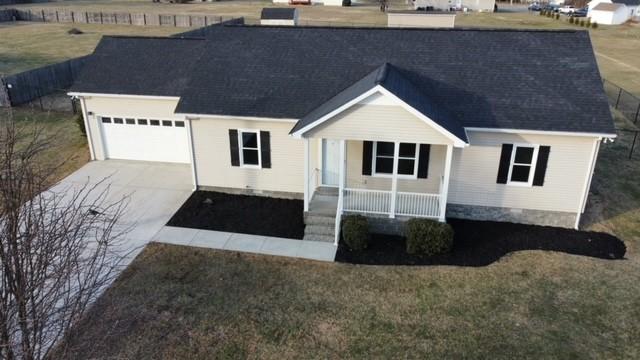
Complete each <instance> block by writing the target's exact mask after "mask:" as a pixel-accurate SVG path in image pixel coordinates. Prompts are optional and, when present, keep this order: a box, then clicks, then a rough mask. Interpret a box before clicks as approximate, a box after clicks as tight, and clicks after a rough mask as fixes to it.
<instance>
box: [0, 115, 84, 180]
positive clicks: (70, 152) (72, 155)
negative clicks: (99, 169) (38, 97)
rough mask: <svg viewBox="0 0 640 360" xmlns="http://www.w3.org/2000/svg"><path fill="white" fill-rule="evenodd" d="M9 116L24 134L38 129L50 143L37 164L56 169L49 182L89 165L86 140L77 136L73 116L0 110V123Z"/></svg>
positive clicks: (78, 130)
mask: <svg viewBox="0 0 640 360" xmlns="http://www.w3.org/2000/svg"><path fill="white" fill-rule="evenodd" d="M9 111H12V116H13V117H14V119H15V120H16V124H17V126H18V127H19V128H20V129H25V132H22V131H21V133H24V134H31V133H32V131H33V130H32V129H33V128H34V127H35V128H37V129H40V131H41V133H42V134H43V135H44V137H46V138H48V139H50V141H51V142H52V145H51V146H50V147H49V148H48V149H47V150H46V151H44V152H43V154H42V155H43V156H42V158H41V161H43V162H46V166H47V167H50V166H56V170H55V172H54V173H53V174H52V177H51V180H52V182H56V181H58V180H60V179H62V178H64V177H65V176H67V175H69V174H70V173H72V172H74V171H76V170H77V169H79V168H80V167H81V166H82V165H84V164H85V163H86V162H87V161H89V149H88V146H87V140H86V138H85V137H84V136H83V135H82V133H81V132H80V127H79V126H78V124H77V122H76V118H75V115H73V114H70V113H66V112H54V111H37V110H31V109H28V108H26V107H24V108H15V109H12V110H8V109H5V108H0V120H2V119H3V118H6V117H7V116H10V115H9Z"/></svg>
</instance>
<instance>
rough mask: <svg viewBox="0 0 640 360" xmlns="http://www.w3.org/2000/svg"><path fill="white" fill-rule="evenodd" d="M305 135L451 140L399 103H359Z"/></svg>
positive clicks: (433, 141)
mask: <svg viewBox="0 0 640 360" xmlns="http://www.w3.org/2000/svg"><path fill="white" fill-rule="evenodd" d="M305 136H309V137H320V138H325V139H347V140H372V141H395V140H400V141H403V142H414V143H428V144H451V143H452V141H451V140H450V139H449V138H447V137H446V136H444V135H442V133H440V132H438V131H437V130H435V129H434V128H432V127H431V126H429V125H428V124H426V123H425V122H424V121H422V120H421V119H418V118H417V117H416V116H415V115H413V114H411V113H410V112H408V111H407V110H405V109H404V108H402V107H401V106H398V105H395V106H394V105H365V104H357V105H354V106H352V107H351V108H349V109H347V110H345V111H343V112H342V113H340V114H338V115H336V116H334V117H333V118H331V119H329V120H327V121H326V122H325V123H324V124H321V125H319V126H318V127H316V128H315V129H312V130H311V131H309V133H307V134H306V135H305Z"/></svg>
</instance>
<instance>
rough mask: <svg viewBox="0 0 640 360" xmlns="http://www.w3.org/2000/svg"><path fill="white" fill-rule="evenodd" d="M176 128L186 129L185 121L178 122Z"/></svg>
mask: <svg viewBox="0 0 640 360" xmlns="http://www.w3.org/2000/svg"><path fill="white" fill-rule="evenodd" d="M175 124H176V127H184V121H176V122H175Z"/></svg>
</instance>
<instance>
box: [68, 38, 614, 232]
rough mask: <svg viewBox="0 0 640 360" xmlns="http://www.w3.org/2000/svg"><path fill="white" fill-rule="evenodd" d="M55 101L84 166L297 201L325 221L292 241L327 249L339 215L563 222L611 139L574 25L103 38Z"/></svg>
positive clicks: (380, 225)
mask: <svg viewBox="0 0 640 360" xmlns="http://www.w3.org/2000/svg"><path fill="white" fill-rule="evenodd" d="M550 64H562V67H563V68H564V69H565V71H566V73H565V74H563V76H558V75H557V73H556V72H553V71H550V70H549V65H550ZM69 95H71V96H74V97H77V98H79V100H80V103H81V105H82V111H83V115H84V121H85V126H86V129H87V136H88V140H89V145H90V152H91V158H92V159H93V160H95V161H103V160H107V159H127V160H134V161H159V162H174V163H184V164H185V166H189V167H190V168H191V173H192V179H193V188H194V190H195V189H205V190H216V191H225V192H234V193H247V194H254V195H261V196H272V197H286V198H296V199H302V200H304V211H305V214H306V217H307V218H311V217H312V216H311V215H316V217H315V220H316V221H318V219H321V220H322V217H324V220H326V225H329V224H333V223H335V224H336V226H335V231H333V232H322V231H319V232H317V233H313V231H312V229H313V227H311V226H308V227H309V229H310V230H309V231H308V232H307V233H306V234H305V238H308V239H312V240H324V241H334V242H336V243H337V239H338V237H339V221H340V218H341V216H342V215H343V214H348V213H359V214H364V215H366V216H368V217H369V218H370V223H371V224H372V225H371V226H373V227H374V228H375V229H376V230H377V231H384V232H388V233H398V232H400V231H401V230H402V225H403V223H404V221H406V219H409V218H412V217H424V218H430V219H434V220H438V221H446V218H447V217H459V218H468V219H477V220H492V221H509V222H520V223H529V224H539V225H550V226H560V227H568V228H578V227H579V224H580V216H581V214H582V213H583V212H584V210H585V205H586V203H587V197H588V194H589V187H590V183H591V178H592V174H593V171H594V167H595V163H596V159H597V156H598V149H599V146H600V144H601V143H602V142H603V141H605V140H611V139H613V138H615V137H616V132H615V129H614V123H613V119H612V116H611V113H610V110H609V105H608V102H607V98H606V96H605V93H604V90H603V86H602V80H601V77H600V74H599V71H598V67H597V64H596V59H595V56H594V52H593V49H592V46H591V41H590V39H589V33H588V32H587V31H573V30H561V31H539V30H492V29H394V28H332V27H289V26H217V27H215V28H212V29H210V31H209V32H208V34H207V36H205V37H201V38H196V37H167V38H159V37H120V36H105V37H104V38H103V39H102V40H101V41H100V43H99V45H98V46H97V48H96V49H95V51H94V53H93V55H92V57H91V59H90V60H89V62H88V63H87V65H86V66H85V67H84V69H83V70H82V72H81V74H80V75H79V78H78V80H77V81H76V83H75V84H74V86H73V87H72V89H71V90H70V92H69ZM248 221H250V219H248ZM283 221H286V219H283ZM320 223H321V221H320Z"/></svg>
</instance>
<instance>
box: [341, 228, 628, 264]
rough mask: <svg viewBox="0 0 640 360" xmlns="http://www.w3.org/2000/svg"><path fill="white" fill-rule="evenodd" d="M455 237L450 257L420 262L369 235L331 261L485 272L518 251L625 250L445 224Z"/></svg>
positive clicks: (575, 236)
mask: <svg viewBox="0 0 640 360" xmlns="http://www.w3.org/2000/svg"><path fill="white" fill-rule="evenodd" d="M447 222H448V223H449V224H451V226H452V227H453V230H454V232H455V235H454V240H453V249H452V251H451V252H450V253H448V254H444V255H438V256H433V257H421V256H416V255H409V254H407V253H406V245H405V238H404V237H400V236H389V235H380V234H373V235H372V236H371V240H370V242H369V246H368V248H367V249H365V250H364V251H360V252H355V251H351V250H350V249H349V248H348V247H347V246H346V245H345V244H344V243H343V242H340V245H339V246H338V251H337V253H336V261H339V262H345V263H352V264H368V265H459V266H486V265H489V264H491V263H493V262H495V261H497V260H499V259H500V258H501V257H503V256H504V255H506V254H509V253H511V252H514V251H520V250H547V251H558V252H563V253H567V254H573V255H583V256H589V257H595V258H600V259H622V258H624V254H625V252H626V246H625V244H624V242H622V240H620V239H618V238H617V237H615V236H613V235H610V234H606V233H599V232H587V231H577V230H572V229H564V228H557V227H550V226H536V225H524V224H514V223H503V222H493V221H472V220H461V219H448V220H447Z"/></svg>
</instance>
